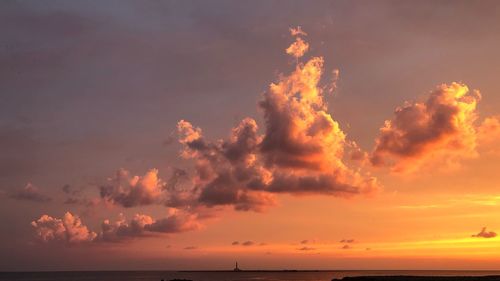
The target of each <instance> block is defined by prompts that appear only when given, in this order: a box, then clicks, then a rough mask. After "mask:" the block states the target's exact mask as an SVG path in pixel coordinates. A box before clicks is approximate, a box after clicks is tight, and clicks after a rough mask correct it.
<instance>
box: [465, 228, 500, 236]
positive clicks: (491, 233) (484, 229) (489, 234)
mask: <svg viewBox="0 0 500 281" xmlns="http://www.w3.org/2000/svg"><path fill="white" fill-rule="evenodd" d="M496 236H497V233H496V232H494V231H486V226H485V227H483V229H481V231H480V232H479V233H478V234H473V235H471V237H476V238H494V237H496Z"/></svg>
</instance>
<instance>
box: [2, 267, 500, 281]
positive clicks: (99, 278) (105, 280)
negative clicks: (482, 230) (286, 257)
mask: <svg viewBox="0 0 500 281" xmlns="http://www.w3.org/2000/svg"><path fill="white" fill-rule="evenodd" d="M366 275H372V276H373V275H427V276H429V275H430V276H484V275H500V271H421V270H419V271H364V270H363V271H307V272H270V271H268V272H265V271H264V272H214V271H212V272H200V271H199V272H175V271H109V272H102V271H99V272H90V271H86V272H3V273H0V280H1V281H7V280H8V281H28V280H29V281H49V280H50V281H63V280H64V281H160V280H162V279H163V280H165V281H167V280H170V279H175V278H177V279H189V280H193V281H330V280H332V279H333V278H342V277H345V276H366Z"/></svg>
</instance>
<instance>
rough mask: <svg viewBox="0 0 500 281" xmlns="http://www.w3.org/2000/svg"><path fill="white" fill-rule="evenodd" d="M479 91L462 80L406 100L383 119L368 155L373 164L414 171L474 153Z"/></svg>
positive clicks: (451, 163)
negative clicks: (418, 99)
mask: <svg viewBox="0 0 500 281" xmlns="http://www.w3.org/2000/svg"><path fill="white" fill-rule="evenodd" d="M480 99H481V95H480V94H479V92H478V91H469V88H468V87H467V86H466V85H464V84H459V83H455V82H454V83H452V84H450V85H444V84H443V85H440V86H438V87H437V88H436V89H435V90H434V91H433V92H432V93H431V94H430V95H429V97H428V98H427V99H426V100H425V101H423V102H413V103H409V102H408V103H406V104H405V105H403V106H402V107H399V108H397V109H396V111H395V112H394V117H393V118H392V119H390V120H386V121H385V124H384V126H383V127H382V128H381V129H380V135H379V136H378V138H377V139H376V144H375V148H374V150H373V153H372V155H371V159H370V160H371V163H372V164H373V165H375V166H384V165H386V166H391V167H392V168H393V169H394V171H398V172H406V171H415V170H417V169H418V168H420V167H422V166H425V165H429V164H432V162H433V161H435V160H438V161H440V162H439V163H445V164H448V166H450V165H456V164H458V161H459V160H461V159H463V158H471V157H474V156H476V145H477V141H476V140H477V132H476V127H475V125H474V122H475V121H476V119H477V114H476V105H477V103H478V102H479V101H480Z"/></svg>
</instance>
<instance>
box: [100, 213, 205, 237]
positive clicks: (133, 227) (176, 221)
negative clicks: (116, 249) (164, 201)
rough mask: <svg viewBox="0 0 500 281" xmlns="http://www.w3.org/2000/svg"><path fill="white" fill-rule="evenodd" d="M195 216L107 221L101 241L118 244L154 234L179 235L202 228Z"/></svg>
mask: <svg viewBox="0 0 500 281" xmlns="http://www.w3.org/2000/svg"><path fill="white" fill-rule="evenodd" d="M200 226H201V225H200V224H199V223H198V222H197V221H196V217H195V216H193V215H179V214H171V215H170V216H168V217H166V218H163V219H159V220H155V219H153V218H152V217H150V216H148V215H143V214H136V215H135V216H134V217H133V218H132V219H131V220H130V221H127V220H126V218H125V217H123V216H121V217H120V218H119V219H118V220H117V221H115V222H110V221H109V220H105V221H104V222H103V223H102V224H101V232H100V233H99V237H98V238H99V239H100V240H102V241H106V242H118V241H122V240H125V239H128V238H133V237H141V236H148V235H151V234H154V233H178V232H185V231H190V230H196V229H199V228H200Z"/></svg>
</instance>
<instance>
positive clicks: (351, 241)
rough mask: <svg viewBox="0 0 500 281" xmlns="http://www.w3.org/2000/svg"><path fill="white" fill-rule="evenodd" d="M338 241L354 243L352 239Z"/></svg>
mask: <svg viewBox="0 0 500 281" xmlns="http://www.w3.org/2000/svg"><path fill="white" fill-rule="evenodd" d="M339 242H340V243H354V242H356V241H355V240H354V239H342V240H340V241H339Z"/></svg>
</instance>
